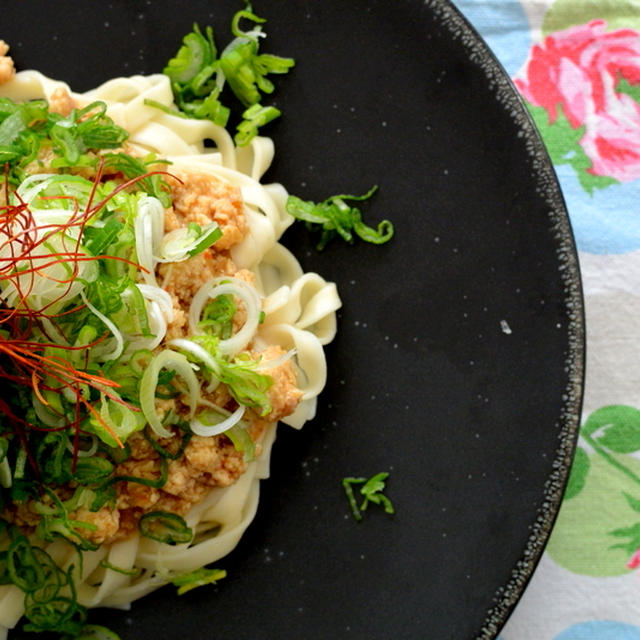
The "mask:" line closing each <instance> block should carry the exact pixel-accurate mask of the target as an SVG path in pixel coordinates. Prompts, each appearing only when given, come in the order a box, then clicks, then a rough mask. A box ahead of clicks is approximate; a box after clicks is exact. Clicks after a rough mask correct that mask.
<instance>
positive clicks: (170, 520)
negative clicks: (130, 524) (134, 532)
mask: <svg viewBox="0 0 640 640" xmlns="http://www.w3.org/2000/svg"><path fill="white" fill-rule="evenodd" d="M138 527H139V529H140V535H143V536H144V537H145V538H151V539H152V540H157V541H158V542H163V543H164V544H186V543H188V542H191V540H192V539H193V531H192V530H191V528H190V527H189V526H187V523H186V522H185V521H184V518H182V517H181V516H179V515H177V514H176V513H169V512H167V511H151V512H150V513H145V514H144V515H143V516H142V517H141V518H140V521H139V523H138Z"/></svg>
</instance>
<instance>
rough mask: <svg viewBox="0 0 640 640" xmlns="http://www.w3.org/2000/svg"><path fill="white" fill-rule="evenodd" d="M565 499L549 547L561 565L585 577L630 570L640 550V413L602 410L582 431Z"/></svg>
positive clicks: (627, 409)
mask: <svg viewBox="0 0 640 640" xmlns="http://www.w3.org/2000/svg"><path fill="white" fill-rule="evenodd" d="M580 439H581V442H582V443H583V445H582V446H581V447H579V448H578V449H577V451H576V456H575V459H574V463H573V467H572V470H571V474H570V476H569V482H568V484H567V490H566V493H565V497H564V500H563V503H562V507H561V509H560V513H559V514H558V519H557V521H556V525H555V528H554V530H553V533H552V535H551V539H550V540H549V545H548V547H547V550H548V553H549V555H550V556H551V557H552V558H553V559H554V560H555V562H557V563H558V564H559V565H561V566H563V567H565V568H566V569H568V570H569V571H573V572H574V573H578V574H582V575H591V576H610V575H620V574H623V573H626V572H627V571H628V569H627V567H626V563H627V562H628V560H629V557H630V556H631V554H632V553H634V552H635V551H636V550H637V549H638V548H640V460H639V459H637V458H635V457H632V456H631V455H629V454H632V453H635V452H636V451H639V450H640V410H638V409H636V408H635V407H630V406H626V405H610V406H605V407H601V408H600V409H598V410H597V411H594V412H593V413H592V414H590V415H589V416H588V418H587V419H586V421H585V422H584V424H583V425H582V428H581V429H580Z"/></svg>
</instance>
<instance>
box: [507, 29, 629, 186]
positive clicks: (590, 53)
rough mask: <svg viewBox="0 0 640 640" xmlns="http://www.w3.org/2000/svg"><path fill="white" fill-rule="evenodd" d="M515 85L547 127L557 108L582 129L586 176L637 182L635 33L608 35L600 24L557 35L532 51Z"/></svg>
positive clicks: (618, 31) (557, 33) (576, 126)
mask: <svg viewBox="0 0 640 640" xmlns="http://www.w3.org/2000/svg"><path fill="white" fill-rule="evenodd" d="M515 84H516V86H517V87H518V89H519V90H520V92H521V93H522V95H523V96H524V98H525V99H526V100H527V101H528V102H530V103H531V104H532V105H535V106H538V107H543V108H544V109H545V110H546V111H547V114H548V117H549V122H550V123H551V124H553V123H554V122H556V120H557V119H558V117H559V109H560V108H561V109H562V112H563V113H564V115H565V117H566V118H567V120H568V122H569V124H570V125H571V127H572V128H573V129H578V128H580V127H584V133H583V135H582V137H581V138H580V140H579V143H580V146H581V147H582V148H583V150H584V152H585V153H586V155H587V156H588V158H589V160H590V161H591V167H590V168H589V169H588V171H589V173H591V174H593V175H597V176H609V177H611V178H614V179H616V180H619V181H629V180H635V179H636V178H640V103H639V102H638V101H637V100H636V99H634V98H635V97H638V98H639V99H640V33H639V32H637V31H635V30H633V29H617V30H614V31H609V32H607V31H606V23H605V22H604V20H594V21H592V22H589V23H588V24H585V25H581V26H578V27H571V28H569V29H565V30H564V31H558V32H556V33H554V34H553V35H550V36H548V37H547V38H545V40H544V42H543V43H542V44H540V45H535V46H534V47H533V48H532V50H531V53H530V55H529V59H528V60H527V63H526V64H525V67H524V69H523V71H522V72H521V74H519V76H518V77H517V78H516V79H515ZM634 91H637V92H638V93H637V94H636V95H635V96H634V97H632V95H633V94H634Z"/></svg>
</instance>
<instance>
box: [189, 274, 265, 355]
mask: <svg viewBox="0 0 640 640" xmlns="http://www.w3.org/2000/svg"><path fill="white" fill-rule="evenodd" d="M228 294H230V295H233V296H236V297H238V298H240V299H241V300H242V301H243V302H244V304H245V307H246V316H247V317H246V320H245V323H244V325H243V326H242V327H241V329H240V330H239V331H238V332H237V333H236V334H235V335H233V336H231V337H230V338H228V339H226V340H220V343H219V350H220V353H221V354H223V355H235V354H236V353H238V352H239V351H242V349H244V348H245V347H246V346H247V344H249V341H250V340H251V338H253V336H254V334H255V332H256V330H257V328H258V325H259V323H260V311H261V304H262V303H261V300H260V296H259V295H258V292H257V291H256V289H255V288H254V287H252V286H251V285H250V284H248V283H247V282H245V281H244V280H240V279H239V278H231V277H227V276H222V277H219V278H213V279H212V280H209V281H208V282H207V283H205V284H204V285H202V287H200V289H198V291H197V292H196V294H195V295H194V296H193V299H192V300H191V306H190V307H189V329H190V331H191V333H192V334H194V335H197V334H202V333H203V331H202V328H200V327H199V324H200V318H201V316H202V311H203V309H204V307H205V305H206V304H207V303H208V301H209V300H210V299H213V298H217V297H218V296H221V295H228Z"/></svg>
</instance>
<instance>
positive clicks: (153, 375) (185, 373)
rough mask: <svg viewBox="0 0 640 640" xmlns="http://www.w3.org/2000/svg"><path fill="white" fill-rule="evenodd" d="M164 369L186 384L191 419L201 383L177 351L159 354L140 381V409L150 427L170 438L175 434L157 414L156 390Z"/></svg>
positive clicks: (165, 351) (185, 359)
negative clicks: (173, 372) (164, 424)
mask: <svg viewBox="0 0 640 640" xmlns="http://www.w3.org/2000/svg"><path fill="white" fill-rule="evenodd" d="M162 369H168V370H169V371H175V372H176V373H177V374H178V375H179V376H181V377H182V379H183V380H184V381H185V382H186V384H187V388H188V390H189V405H190V408H191V417H193V414H194V413H195V407H196V404H197V401H198V398H199V397H200V383H199V382H198V378H197V376H196V374H195V372H194V370H193V366H192V365H191V363H190V362H189V361H188V360H187V358H186V356H185V355H183V354H182V353H177V352H176V351H171V350H169V349H165V350H164V351H161V352H160V353H159V354H157V355H156V356H155V357H154V358H153V360H151V362H150V363H149V366H148V367H147V369H146V370H145V372H144V373H143V374H142V379H141V380H140V407H141V409H142V412H143V413H144V417H145V418H146V419H147V422H148V423H149V426H150V427H151V428H152V429H153V430H154V431H155V432H156V433H157V434H158V435H159V436H160V437H161V438H170V437H171V436H173V433H172V432H171V431H169V430H168V429H166V428H165V427H164V426H163V425H162V422H161V421H160V418H159V417H158V414H157V413H156V389H157V388H158V376H159V375H160V371H161V370H162Z"/></svg>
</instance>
